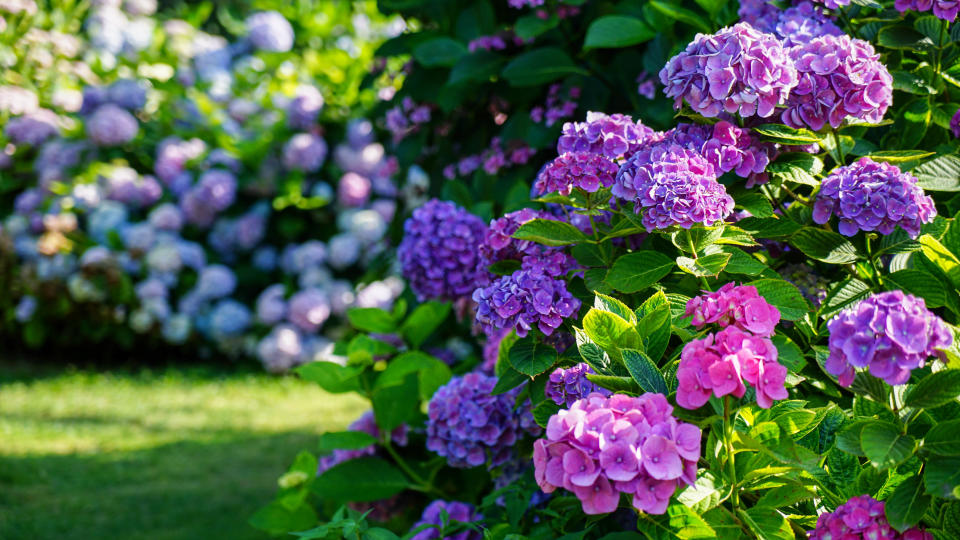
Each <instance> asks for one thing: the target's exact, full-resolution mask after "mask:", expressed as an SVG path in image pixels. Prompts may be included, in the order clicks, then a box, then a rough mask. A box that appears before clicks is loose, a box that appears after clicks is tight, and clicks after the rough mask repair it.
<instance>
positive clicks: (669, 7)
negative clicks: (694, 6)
mask: <svg viewBox="0 0 960 540" xmlns="http://www.w3.org/2000/svg"><path fill="white" fill-rule="evenodd" d="M650 6H651V7H652V8H654V9H656V10H657V11H659V12H660V13H663V14H664V15H666V16H667V17H669V18H671V19H674V20H677V21H680V22H682V23H686V24H688V25H690V26H692V27H694V28H696V29H698V30H700V31H701V32H706V33H710V32H711V30H712V28H710V25H709V24H708V23H707V21H706V20H705V18H704V17H703V16H702V15H698V14H697V13H694V12H693V11H690V10H689V9H686V8H682V7H680V6H678V5H675V4H671V3H668V2H666V1H663V0H651V2H650Z"/></svg>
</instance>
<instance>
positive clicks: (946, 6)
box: [893, 0, 960, 22]
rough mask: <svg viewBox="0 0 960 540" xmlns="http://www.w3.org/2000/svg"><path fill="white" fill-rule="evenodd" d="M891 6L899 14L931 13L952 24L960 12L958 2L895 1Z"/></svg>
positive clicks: (953, 0) (944, 0) (946, 0)
mask: <svg viewBox="0 0 960 540" xmlns="http://www.w3.org/2000/svg"><path fill="white" fill-rule="evenodd" d="M893 6H894V7H895V8H897V11H899V12H900V13H905V12H907V11H917V12H921V13H922V12H925V11H931V10H932V11H933V14H934V16H936V17H937V18H939V19H942V20H944V21H947V22H953V21H954V20H956V18H957V12H958V11H960V2H958V1H957V0H896V2H894V4H893Z"/></svg>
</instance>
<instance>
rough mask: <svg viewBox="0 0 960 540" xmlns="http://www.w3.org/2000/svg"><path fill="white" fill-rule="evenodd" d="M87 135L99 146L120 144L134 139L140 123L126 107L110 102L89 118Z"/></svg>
mask: <svg viewBox="0 0 960 540" xmlns="http://www.w3.org/2000/svg"><path fill="white" fill-rule="evenodd" d="M86 127H87V136H88V137H90V140H91V141H93V142H94V143H95V144H96V145H98V146H119V145H121V144H125V143H128V142H130V141H132V140H133V139H134V138H135V137H136V136H137V132H138V131H140V124H138V123H137V119H136V118H134V116H133V115H132V114H130V113H129V112H128V111H127V110H126V109H123V108H121V107H118V106H116V105H113V104H112V103H108V104H106V105H101V106H100V107H99V108H97V110H96V112H94V113H93V114H92V115H90V118H88V119H87V126H86Z"/></svg>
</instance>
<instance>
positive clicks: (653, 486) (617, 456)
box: [533, 393, 701, 515]
mask: <svg viewBox="0 0 960 540" xmlns="http://www.w3.org/2000/svg"><path fill="white" fill-rule="evenodd" d="M672 413H673V407H672V406H671V405H670V403H669V402H668V401H667V398H666V397H664V396H663V394H654V393H646V394H643V395H642V396H640V397H630V396H626V395H623V394H614V395H613V396H610V397H607V396H604V395H602V394H590V395H588V396H587V397H585V398H583V399H580V400H577V401H575V402H574V403H573V404H572V405H571V406H570V408H569V409H562V410H560V411H559V412H558V413H557V414H555V415H553V416H551V417H550V420H549V422H548V423H547V432H546V438H545V439H537V441H536V442H535V443H534V445H533V466H534V477H535V478H536V480H537V484H538V485H539V486H540V489H542V490H543V491H544V492H546V493H552V492H553V491H555V490H556V489H557V488H563V489H566V490H567V491H570V492H572V493H573V494H574V495H576V496H577V498H578V499H580V503H581V506H582V507H583V511H584V513H586V514H590V515H595V514H606V513H609V512H613V511H614V510H616V509H617V505H618V503H619V502H620V494H621V493H623V494H626V495H632V499H633V501H632V502H633V506H634V508H636V509H637V510H639V511H641V512H646V513H648V514H662V513H663V512H664V511H666V508H667V505H668V504H669V502H670V498H671V497H672V496H673V494H674V492H675V491H677V488H678V487H680V486H681V485H684V484H686V485H691V486H692V485H693V484H694V482H696V479H697V460H698V459H699V458H700V437H701V433H700V429H699V428H698V427H696V426H694V425H692V424H687V423H684V422H678V421H677V419H676V418H674V417H673V416H672Z"/></svg>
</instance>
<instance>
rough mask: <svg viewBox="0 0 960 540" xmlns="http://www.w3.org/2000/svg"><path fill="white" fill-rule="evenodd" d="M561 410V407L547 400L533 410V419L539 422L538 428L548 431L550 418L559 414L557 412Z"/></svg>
mask: <svg viewBox="0 0 960 540" xmlns="http://www.w3.org/2000/svg"><path fill="white" fill-rule="evenodd" d="M559 410H560V405H557V404H556V403H554V402H553V401H551V400H549V399H545V400H543V401H541V402H540V403H538V404H537V406H536V407H534V408H533V419H534V421H536V422H537V425H538V426H540V427H542V428H544V429H546V427H547V422H549V421H550V417H551V416H553V415H555V414H557V411H559Z"/></svg>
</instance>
